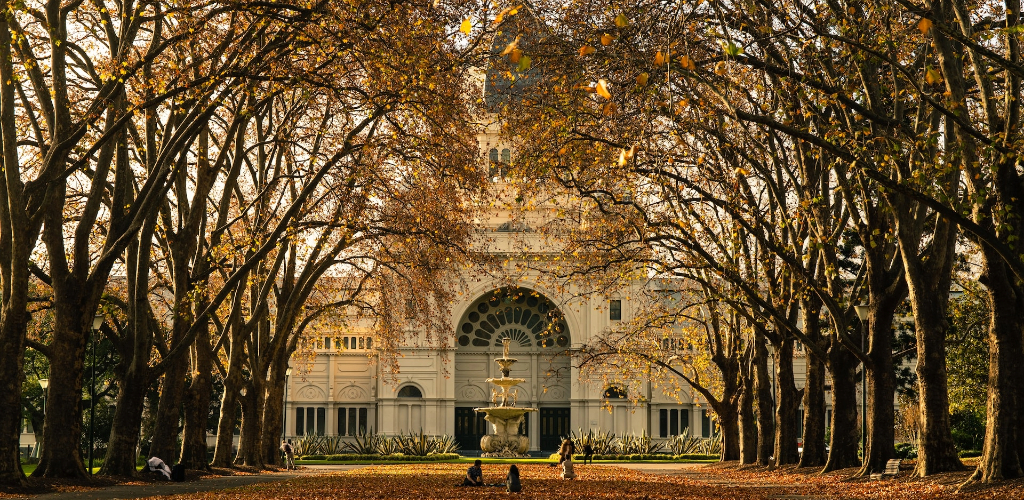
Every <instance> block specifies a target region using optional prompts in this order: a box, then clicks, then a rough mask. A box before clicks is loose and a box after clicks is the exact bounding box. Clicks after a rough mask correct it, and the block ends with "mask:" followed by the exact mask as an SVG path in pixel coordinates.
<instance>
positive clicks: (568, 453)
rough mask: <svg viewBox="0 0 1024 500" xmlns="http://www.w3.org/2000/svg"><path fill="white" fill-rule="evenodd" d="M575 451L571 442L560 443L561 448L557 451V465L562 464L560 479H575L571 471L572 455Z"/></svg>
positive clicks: (574, 474)
mask: <svg viewBox="0 0 1024 500" xmlns="http://www.w3.org/2000/svg"><path fill="white" fill-rule="evenodd" d="M575 451H576V447H575V446H573V444H572V441H570V440H568V439H566V440H565V441H562V448H561V449H560V450H558V455H559V460H558V461H559V463H561V464H562V474H561V475H562V479H575V478H576V473H575V472H573V470H572V455H573V453H574V452H575Z"/></svg>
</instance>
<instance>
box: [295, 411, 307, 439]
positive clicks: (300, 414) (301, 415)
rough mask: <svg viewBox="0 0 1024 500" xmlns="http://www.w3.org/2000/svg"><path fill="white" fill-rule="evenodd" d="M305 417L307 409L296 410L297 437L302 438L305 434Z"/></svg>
mask: <svg viewBox="0 0 1024 500" xmlns="http://www.w3.org/2000/svg"><path fill="white" fill-rule="evenodd" d="M305 416H306V409H305V408H296V409H295V435H296V436H302V435H304V434H305V433H304V432H303V431H305V430H306V424H305V423H304V422H305V421H306V419H305Z"/></svg>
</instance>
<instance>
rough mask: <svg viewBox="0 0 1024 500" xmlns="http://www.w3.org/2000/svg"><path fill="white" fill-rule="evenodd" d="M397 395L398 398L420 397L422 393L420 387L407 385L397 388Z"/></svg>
mask: <svg viewBox="0 0 1024 500" xmlns="http://www.w3.org/2000/svg"><path fill="white" fill-rule="evenodd" d="M398 397H400V398H422V397H423V393H422V392H420V389H419V388H418V387H416V386H414V385H407V386H405V387H403V388H401V389H399V390H398Z"/></svg>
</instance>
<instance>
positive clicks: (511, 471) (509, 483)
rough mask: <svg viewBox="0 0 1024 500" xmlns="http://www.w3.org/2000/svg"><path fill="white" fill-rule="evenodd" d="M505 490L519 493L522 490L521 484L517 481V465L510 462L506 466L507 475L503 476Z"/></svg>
mask: <svg viewBox="0 0 1024 500" xmlns="http://www.w3.org/2000/svg"><path fill="white" fill-rule="evenodd" d="M505 491H507V492H509V493H519V492H520V491H523V485H522V484H521V483H520V482H519V467H516V465H515V464H512V465H511V466H509V468H508V475H507V476H505Z"/></svg>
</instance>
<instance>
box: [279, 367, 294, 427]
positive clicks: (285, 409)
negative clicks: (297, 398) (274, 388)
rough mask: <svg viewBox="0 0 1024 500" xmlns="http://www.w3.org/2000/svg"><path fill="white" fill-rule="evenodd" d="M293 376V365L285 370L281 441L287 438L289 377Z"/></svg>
mask: <svg viewBox="0 0 1024 500" xmlns="http://www.w3.org/2000/svg"><path fill="white" fill-rule="evenodd" d="M291 376H292V367H290V366H289V367H288V368H286V369H285V371H284V404H283V405H281V406H282V408H283V409H282V410H281V413H282V415H281V441H284V439H285V432H287V430H288V377H291Z"/></svg>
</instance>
